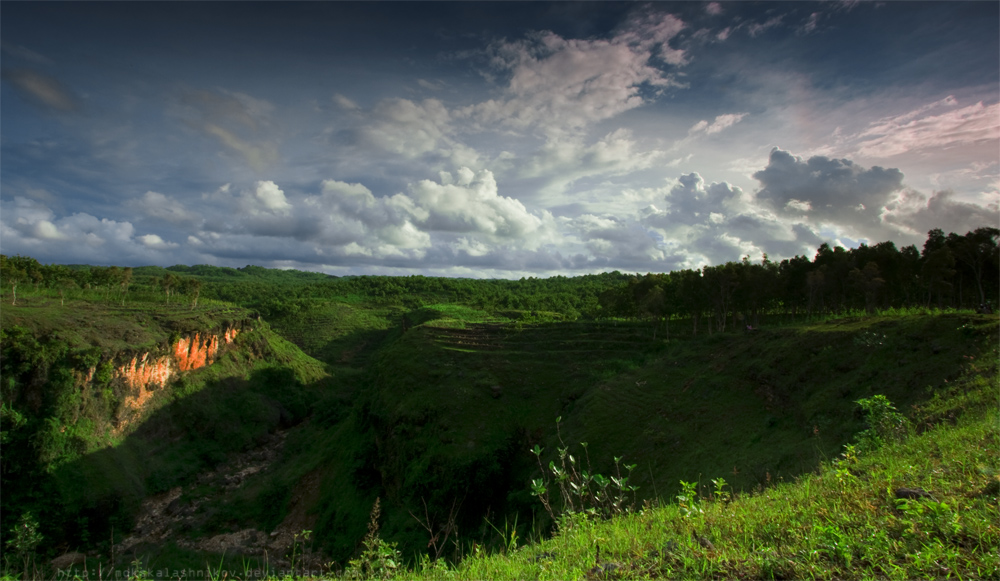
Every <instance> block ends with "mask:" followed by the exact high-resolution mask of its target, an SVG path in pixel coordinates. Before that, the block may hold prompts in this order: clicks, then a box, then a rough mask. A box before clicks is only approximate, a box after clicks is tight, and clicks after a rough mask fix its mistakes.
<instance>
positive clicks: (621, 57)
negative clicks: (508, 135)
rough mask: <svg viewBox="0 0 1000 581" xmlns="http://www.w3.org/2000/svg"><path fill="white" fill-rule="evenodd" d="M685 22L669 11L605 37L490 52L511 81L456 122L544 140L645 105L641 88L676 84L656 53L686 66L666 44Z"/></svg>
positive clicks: (550, 36)
mask: <svg viewBox="0 0 1000 581" xmlns="http://www.w3.org/2000/svg"><path fill="white" fill-rule="evenodd" d="M683 27H684V23H683V22H682V21H680V20H679V19H678V18H676V17H675V16H673V15H670V14H660V13H655V14H648V15H644V16H642V17H639V18H636V19H633V20H632V21H630V22H629V23H628V24H627V25H626V26H625V27H623V28H622V29H620V30H619V31H618V33H617V34H616V35H615V36H614V37H612V38H611V39H609V40H582V39H564V38H562V37H560V36H559V35H557V34H554V33H552V32H543V33H538V34H535V35H534V36H532V37H530V38H528V39H527V40H522V41H502V42H498V43H496V44H494V45H493V46H492V47H491V56H492V59H491V63H492V65H493V67H494V69H495V70H496V71H498V72H500V73H501V74H508V75H509V80H508V81H507V86H506V88H505V89H504V93H503V96H502V97H500V98H497V99H490V100H488V101H485V102H483V103H479V104H476V105H472V106H469V107H466V108H463V109H461V110H459V111H457V112H456V114H457V115H459V116H460V117H462V118H465V119H469V120H471V121H473V122H475V123H479V124H481V125H486V126H493V125H500V126H505V127H507V128H509V129H512V130H515V131H528V132H537V133H539V134H541V135H543V136H545V137H546V138H548V139H554V138H557V137H560V136H564V135H567V134H573V133H577V132H580V131H582V130H584V129H586V128H588V127H589V126H591V125H592V124H593V123H595V122H598V121H601V120H604V119H609V118H611V117H614V116H616V115H618V114H620V113H622V112H624V111H628V110H629V109H633V108H635V107H638V106H640V105H642V104H643V103H644V102H645V99H644V97H643V96H642V87H644V86H645V87H658V88H661V89H662V88H665V87H670V86H680V85H681V84H680V83H679V82H678V81H677V80H676V79H675V78H674V77H673V76H672V75H670V74H667V73H665V72H664V71H662V70H661V69H659V68H657V67H655V66H653V65H652V64H650V59H651V58H652V57H653V56H654V55H656V56H660V57H661V58H662V59H663V60H664V61H666V62H668V63H670V64H672V65H682V64H684V62H685V54H684V52H683V51H681V50H678V49H674V48H671V47H670V45H669V41H670V39H672V38H673V37H674V36H676V35H677V34H678V33H679V32H680V31H681V30H682V29H683Z"/></svg>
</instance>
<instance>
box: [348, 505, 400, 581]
mask: <svg viewBox="0 0 1000 581" xmlns="http://www.w3.org/2000/svg"><path fill="white" fill-rule="evenodd" d="M381 516H382V509H381V507H380V506H379V499H378V498H376V499H375V504H374V505H373V506H372V514H371V517H370V519H369V521H368V534H367V535H365V540H364V541H363V543H362V544H363V546H364V549H363V550H362V551H361V555H359V556H358V558H357V559H351V560H350V561H349V562H348V565H347V570H346V571H345V572H344V573H345V575H344V576H345V577H347V578H348V579H390V578H391V577H393V576H394V575H395V574H396V572H397V571H398V570H399V568H400V565H401V563H402V558H403V556H402V554H400V552H399V551H397V550H396V543H387V542H385V541H383V540H382V538H381V537H379V535H378V527H379V525H378V521H379V518H380V517H381Z"/></svg>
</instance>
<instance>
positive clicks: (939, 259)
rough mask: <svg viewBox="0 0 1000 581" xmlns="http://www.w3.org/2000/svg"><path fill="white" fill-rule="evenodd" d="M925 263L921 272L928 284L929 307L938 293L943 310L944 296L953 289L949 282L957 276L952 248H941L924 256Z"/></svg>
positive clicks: (939, 303) (939, 304) (939, 306)
mask: <svg viewBox="0 0 1000 581" xmlns="http://www.w3.org/2000/svg"><path fill="white" fill-rule="evenodd" d="M925 248H926V246H925ZM923 262H924V264H923V267H922V268H921V271H920V272H921V274H922V278H923V279H924V281H926V284H927V306H928V307H930V306H931V298H932V297H933V295H934V294H935V293H936V294H937V297H938V308H941V306H942V301H943V295H944V294H945V293H946V292H948V291H950V290H951V288H952V284H951V283H950V282H949V280H950V279H951V277H953V276H955V256H954V255H953V254H952V252H951V249H950V248H948V247H947V246H941V247H939V248H937V249H935V250H931V251H930V252H929V253H928V254H927V255H926V256H924V261H923Z"/></svg>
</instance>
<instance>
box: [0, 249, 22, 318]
mask: <svg viewBox="0 0 1000 581" xmlns="http://www.w3.org/2000/svg"><path fill="white" fill-rule="evenodd" d="M19 258H21V257H20V256H14V257H7V256H4V255H3V254H0V276H2V277H3V281H4V284H6V285H8V286H10V291H11V295H13V299H12V300H11V302H10V304H12V305H16V304H17V285H19V284H21V283H22V282H24V281H26V280H28V273H27V272H25V270H24V268H23V267H22V266H21V261H20V260H18V259H19Z"/></svg>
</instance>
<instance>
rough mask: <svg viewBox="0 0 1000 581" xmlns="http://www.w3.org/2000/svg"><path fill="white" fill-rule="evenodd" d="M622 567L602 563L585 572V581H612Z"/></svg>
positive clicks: (616, 564)
mask: <svg viewBox="0 0 1000 581" xmlns="http://www.w3.org/2000/svg"><path fill="white" fill-rule="evenodd" d="M621 568H622V566H621V565H619V564H618V563H602V564H600V565H595V566H594V567H593V568H592V569H591V570H590V571H587V579H613V578H614V577H616V573H617V572H618V570H619V569H621Z"/></svg>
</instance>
